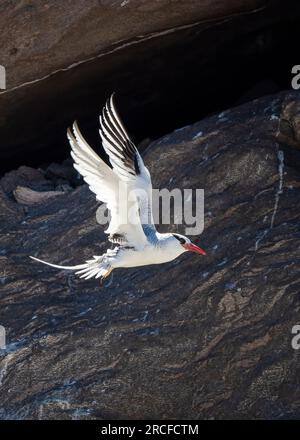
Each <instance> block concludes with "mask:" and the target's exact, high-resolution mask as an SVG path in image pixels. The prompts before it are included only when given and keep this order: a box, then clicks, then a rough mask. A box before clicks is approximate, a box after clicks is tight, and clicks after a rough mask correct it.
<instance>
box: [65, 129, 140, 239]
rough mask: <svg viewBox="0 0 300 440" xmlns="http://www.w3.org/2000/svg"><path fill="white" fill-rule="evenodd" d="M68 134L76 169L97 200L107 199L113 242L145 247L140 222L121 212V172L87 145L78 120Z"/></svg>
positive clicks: (108, 230)
mask: <svg viewBox="0 0 300 440" xmlns="http://www.w3.org/2000/svg"><path fill="white" fill-rule="evenodd" d="M67 136H68V139H69V142H70V145H71V148H72V151H71V156H72V158H73V159H74V167H75V169H76V170H77V171H78V172H79V173H80V174H81V175H82V176H83V178H84V180H85V182H86V183H87V184H88V185H89V188H90V189H91V191H93V192H94V193H95V194H96V198H97V200H99V201H102V202H104V203H105V204H106V206H107V208H108V209H109V211H110V215H111V221H110V225H109V228H108V229H107V230H106V231H105V232H106V233H108V234H110V237H111V240H112V241H118V242H121V243H122V244H128V245H130V246H134V247H139V246H143V245H144V244H145V243H146V241H147V239H146V236H145V234H144V232H143V228H142V226H141V222H140V221H137V222H136V223H130V222H128V221H127V219H126V218H125V220H124V216H123V215H122V212H120V210H121V209H122V204H121V203H120V185H121V186H122V184H124V183H123V182H121V181H120V177H119V176H118V174H117V173H116V172H115V170H114V169H111V168H110V167H109V166H108V165H107V164H106V163H105V162H104V161H103V160H102V159H101V158H100V157H99V156H98V155H97V154H96V153H95V152H94V151H93V149H92V148H91V147H90V146H89V145H88V143H87V142H86V141H85V139H84V138H83V136H82V134H81V132H80V130H79V128H78V125H77V123H76V122H75V123H74V124H73V133H72V131H71V130H70V129H68V132H67ZM125 185H126V186H127V184H125ZM121 195H122V194H121ZM130 209H131V211H133V212H135V211H138V207H137V203H136V200H133V201H132V202H131V205H130Z"/></svg>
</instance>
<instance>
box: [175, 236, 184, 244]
mask: <svg viewBox="0 0 300 440" xmlns="http://www.w3.org/2000/svg"><path fill="white" fill-rule="evenodd" d="M173 237H175V238H177V240H178V241H179V242H180V243H181V244H185V239H184V238H182V237H180V236H179V235H176V234H173Z"/></svg>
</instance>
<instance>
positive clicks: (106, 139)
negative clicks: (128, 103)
mask: <svg viewBox="0 0 300 440" xmlns="http://www.w3.org/2000/svg"><path fill="white" fill-rule="evenodd" d="M99 132H100V136H101V139H102V143H103V148H104V150H105V152H106V153H107V154H108V156H109V160H110V163H111V165H112V167H113V171H114V172H115V173H116V174H117V175H118V177H119V178H120V181H121V182H122V183H123V184H124V185H126V188H127V190H128V193H129V198H130V200H131V201H132V202H134V206H132V208H131V211H132V212H133V214H134V216H135V217H136V218H138V219H139V223H140V225H141V228H142V229H143V231H144V232H145V233H146V239H147V240H149V239H150V238H151V236H153V235H154V234H155V232H156V229H155V226H154V222H153V217H152V183H151V176H150V173H149V170H148V168H146V166H145V165H144V162H143V159H142V158H141V156H140V154H139V152H138V150H137V148H136V146H135V145H134V143H133V142H132V141H131V139H130V138H129V135H128V133H127V131H126V129H125V127H124V125H123V123H122V121H121V119H120V117H119V115H118V113H117V111H116V108H115V105H114V99H113V95H111V97H110V98H109V99H108V100H107V102H106V105H105V107H104V108H103V111H102V115H101V116H100V130H99ZM134 216H133V217H134ZM109 229H111V228H109ZM111 232H112V231H111Z"/></svg>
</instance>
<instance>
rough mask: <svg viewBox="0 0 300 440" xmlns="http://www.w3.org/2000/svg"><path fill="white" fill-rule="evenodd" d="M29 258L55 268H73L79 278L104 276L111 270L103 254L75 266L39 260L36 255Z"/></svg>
mask: <svg viewBox="0 0 300 440" xmlns="http://www.w3.org/2000/svg"><path fill="white" fill-rule="evenodd" d="M30 258H32V260H35V261H38V262H39V263H43V264H46V265H47V266H51V267H55V268H56V269H63V270H73V271H75V273H76V275H80V278H85V279H86V280H88V279H89V278H92V277H95V278H100V277H103V278H105V277H106V276H108V275H109V273H110V272H111V270H112V268H111V265H110V262H109V259H108V258H107V256H106V255H105V254H104V255H101V256H94V258H93V259H92V260H87V261H86V262H85V263H83V264H77V265H75V266H61V265H59V264H53V263H48V261H44V260H40V259H39V258H36V257H32V256H30Z"/></svg>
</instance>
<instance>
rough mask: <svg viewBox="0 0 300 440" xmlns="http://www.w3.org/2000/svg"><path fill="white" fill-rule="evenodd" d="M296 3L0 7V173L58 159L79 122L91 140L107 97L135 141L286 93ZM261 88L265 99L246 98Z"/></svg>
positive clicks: (228, 0) (298, 10)
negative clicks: (0, 85) (0, 86)
mask: <svg viewBox="0 0 300 440" xmlns="http://www.w3.org/2000/svg"><path fill="white" fill-rule="evenodd" d="M289 4H290V6H289V7H286V2H284V1H283V0H273V1H269V0H247V1H246V0H244V1H243V2H241V1H238V0H214V1H211V0H205V1H204V0H202V1H184V2H182V1H181V0H176V1H172V2H170V1H169V0H160V1H155V2H153V1H152V0H129V1H127V0H125V1H123V0H116V1H115V0H113V1H99V0H88V1H86V0H76V1H63V2H62V1H58V0H55V1H51V2H46V3H45V2H44V1H39V0H33V1H31V2H30V3H28V2H26V1H14V2H10V1H5V2H2V4H1V6H0V27H1V28H3V29H5V32H3V33H2V35H1V36H0V46H1V59H0V64H3V65H4V66H5V67H6V70H7V75H6V76H7V86H8V88H7V90H5V91H1V93H0V139H1V143H0V173H2V172H4V171H7V170H10V169H15V168H17V167H18V166H20V165H30V166H33V165H34V166H39V165H40V164H41V163H42V162H43V161H44V160H45V161H46V162H47V161H49V162H52V161H53V160H57V161H58V160H62V159H63V158H64V157H66V156H67V155H68V144H67V142H66V140H65V132H66V129H67V127H68V126H69V125H70V124H71V123H72V122H73V121H74V119H75V118H77V119H78V120H79V122H80V126H81V127H83V129H84V130H85V132H87V136H88V139H89V140H90V141H91V142H93V143H94V144H95V143H96V127H97V124H98V121H97V112H99V110H100V108H101V106H102V104H103V103H104V101H105V99H106V98H107V97H108V96H109V95H110V93H111V92H112V91H115V92H117V97H118V106H119V107H120V110H121V114H122V110H123V109H124V114H125V117H126V118H127V120H126V124H127V125H128V127H129V130H130V129H132V131H133V132H134V133H135V134H136V136H137V138H136V140H137V141H140V140H142V139H143V137H150V138H152V139H155V138H158V137H161V136H162V134H165V133H168V132H171V131H173V130H174V129H175V128H176V127H179V126H183V125H187V124H190V123H191V122H193V121H198V120H200V119H201V118H203V117H204V116H207V114H210V113H215V112H216V111H219V110H220V109H223V108H229V107H231V106H232V105H235V104H236V102H241V98H242V97H243V96H246V99H248V100H251V99H253V98H254V97H257V96H260V95H261V94H264V93H275V92H277V91H279V90H282V89H286V88H287V87H289V85H290V81H291V74H290V72H291V66H292V65H293V64H294V63H295V56H294V54H295V53H297V50H298V46H297V42H298V41H299V38H300V30H299V29H300V26H299V21H300V3H299V1H298V0H290V2H289ZM279 60H280V62H279ZM258 66H259V67H258ZM261 81H264V84H265V85H264V86H263V93H261V92H259V93H258V95H257V92H256V93H255V92H254V93H252V96H250V98H249V95H248V90H249V89H251V90H253V87H254V90H256V91H257V90H258V89H257V87H258V85H257V84H261ZM253 95H254V96H253ZM191 96H192V97H193V99H192V100H191V99H190V97H191ZM125 109H126V112H125ZM133 115H134V116H133ZM149 121H151V123H150V124H149Z"/></svg>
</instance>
